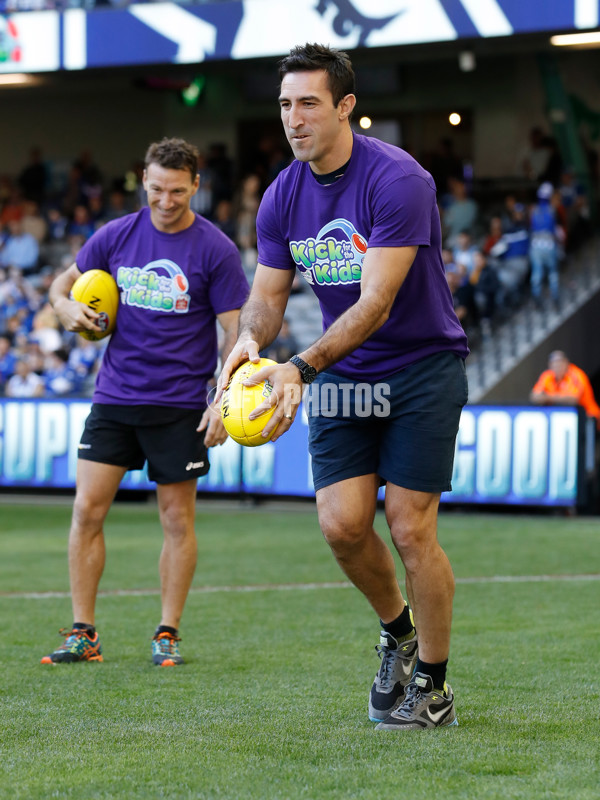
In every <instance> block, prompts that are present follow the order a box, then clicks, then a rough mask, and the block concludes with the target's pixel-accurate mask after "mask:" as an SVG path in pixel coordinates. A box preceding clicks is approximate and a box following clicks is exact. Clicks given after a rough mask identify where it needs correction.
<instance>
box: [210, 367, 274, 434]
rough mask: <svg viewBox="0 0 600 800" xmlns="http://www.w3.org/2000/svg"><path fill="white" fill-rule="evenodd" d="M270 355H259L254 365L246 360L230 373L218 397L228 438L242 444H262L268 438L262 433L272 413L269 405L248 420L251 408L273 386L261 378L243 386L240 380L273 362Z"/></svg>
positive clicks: (262, 399) (260, 400)
mask: <svg viewBox="0 0 600 800" xmlns="http://www.w3.org/2000/svg"><path fill="white" fill-rule="evenodd" d="M276 363H277V362H276V361H273V360H272V359H270V358H261V359H260V361H259V362H258V363H256V364H253V363H252V362H251V361H246V363H245V364H242V365H241V366H239V367H238V368H237V369H236V371H235V372H234V373H233V375H232V376H231V379H230V381H229V383H228V384H227V387H226V389H225V390H224V392H223V397H222V399H221V419H222V420H223V425H224V426H225V430H226V431H227V433H228V434H229V435H230V436H231V438H232V439H233V440H234V441H236V442H238V444H243V445H245V446H246V447H257V446H258V445H260V444H265V443H266V442H268V441H269V438H270V437H268V438H265V437H264V436H263V435H262V432H263V428H264V427H265V425H266V424H267V422H268V421H269V420H270V419H271V417H272V416H273V412H274V411H275V408H276V406H273V407H272V408H270V409H269V410H268V411H265V413H264V414H261V415H260V417H257V418H256V419H252V420H251V419H248V417H249V414H250V412H251V411H254V409H255V408H256V407H257V406H259V405H260V404H261V403H263V402H264V401H265V400H268V399H269V398H270V397H271V393H272V391H273V387H272V386H271V384H270V383H269V381H261V382H259V383H255V384H254V385H253V386H244V384H243V383H242V381H245V380H246V378H249V377H251V376H252V375H253V374H254V373H255V372H257V371H258V370H259V369H262V367H266V366H267V365H269V364H276Z"/></svg>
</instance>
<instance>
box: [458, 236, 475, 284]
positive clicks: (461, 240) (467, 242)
mask: <svg viewBox="0 0 600 800" xmlns="http://www.w3.org/2000/svg"><path fill="white" fill-rule="evenodd" d="M476 253H477V247H476V246H475V245H474V244H473V237H472V236H471V232H470V231H468V230H464V231H461V232H460V233H459V234H458V235H457V237H456V246H455V247H454V248H453V249H452V260H453V262H454V263H455V264H457V265H458V266H460V267H462V269H463V270H464V280H463V282H465V283H466V282H467V281H469V280H471V276H472V274H473V270H474V269H475V254H476Z"/></svg>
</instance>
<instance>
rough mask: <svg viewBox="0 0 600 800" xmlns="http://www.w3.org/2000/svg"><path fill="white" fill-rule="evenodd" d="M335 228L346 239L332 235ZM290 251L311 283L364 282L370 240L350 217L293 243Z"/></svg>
mask: <svg viewBox="0 0 600 800" xmlns="http://www.w3.org/2000/svg"><path fill="white" fill-rule="evenodd" d="M332 231H335V232H336V233H337V236H338V237H339V234H340V232H341V234H342V235H343V237H344V238H343V239H341V238H336V237H334V236H330V235H328V234H330V233H331V232H332ZM290 252H291V254H292V258H293V259H294V262H295V263H296V266H297V267H298V269H299V270H300V272H301V273H302V276H303V277H304V279H305V280H306V281H307V282H308V283H310V284H311V285H315V284H317V285H319V286H329V285H331V286H338V285H339V284H349V283H360V278H361V274H362V263H363V260H364V257H365V253H366V252H367V240H366V239H365V238H364V236H361V235H360V233H359V232H358V231H357V230H356V228H355V227H354V225H353V224H352V223H351V222H348V220H347V219H334V220H333V222H328V223H327V225H325V226H324V227H323V228H321V230H320V231H319V233H318V234H317V235H316V237H315V238H314V239H312V238H311V239H304V240H300V241H298V242H290Z"/></svg>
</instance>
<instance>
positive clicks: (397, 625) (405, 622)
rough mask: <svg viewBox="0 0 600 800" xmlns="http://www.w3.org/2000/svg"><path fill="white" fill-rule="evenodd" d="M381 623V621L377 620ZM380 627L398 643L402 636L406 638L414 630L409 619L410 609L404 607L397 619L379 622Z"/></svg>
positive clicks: (406, 606)
mask: <svg viewBox="0 0 600 800" xmlns="http://www.w3.org/2000/svg"><path fill="white" fill-rule="evenodd" d="M379 622H381V620H379ZM381 627H382V629H383V630H384V631H385V632H386V633H391V634H392V636H393V637H394V639H396V641H398V642H399V641H400V640H401V639H402V638H403V637H404V636H408V635H409V634H411V633H412V632H413V630H414V625H413V624H412V620H411V618H410V608H409V607H408V605H405V606H404V611H403V612H402V613H401V614H400V616H399V617H396V619H393V620H392V621H391V622H381Z"/></svg>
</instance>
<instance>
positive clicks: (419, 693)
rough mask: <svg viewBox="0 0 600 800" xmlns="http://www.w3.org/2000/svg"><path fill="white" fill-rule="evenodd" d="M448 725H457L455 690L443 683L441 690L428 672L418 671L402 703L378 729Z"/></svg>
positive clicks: (408, 729)
mask: <svg viewBox="0 0 600 800" xmlns="http://www.w3.org/2000/svg"><path fill="white" fill-rule="evenodd" d="M449 725H458V719H457V718H456V711H455V710H454V693H453V692H452V689H451V688H450V687H449V686H448V684H447V683H444V691H443V692H440V691H438V690H437V689H434V687H433V681H432V680H431V678H430V677H429V675H424V674H423V673H422V672H415V674H414V676H413V679H412V681H411V682H410V683H409V684H408V686H407V687H406V692H405V695H404V700H403V701H402V703H401V704H400V705H399V706H398V708H397V709H396V710H395V711H392V713H391V714H390V715H389V717H388V718H387V719H385V720H384V721H383V722H380V723H379V725H377V726H376V727H375V730H380V731H402V730H405V731H422V730H426V729H430V728H442V727H444V726H449Z"/></svg>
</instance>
